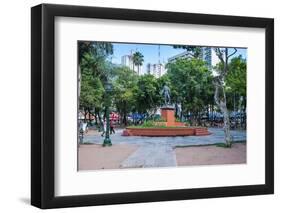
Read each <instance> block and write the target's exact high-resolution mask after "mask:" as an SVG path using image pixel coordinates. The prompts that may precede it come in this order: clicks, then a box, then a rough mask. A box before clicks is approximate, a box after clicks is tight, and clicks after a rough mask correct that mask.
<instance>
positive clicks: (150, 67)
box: [146, 63, 166, 78]
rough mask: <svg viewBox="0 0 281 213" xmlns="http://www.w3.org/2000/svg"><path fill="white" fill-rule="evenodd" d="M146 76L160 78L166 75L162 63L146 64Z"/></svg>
mask: <svg viewBox="0 0 281 213" xmlns="http://www.w3.org/2000/svg"><path fill="white" fill-rule="evenodd" d="M146 70H147V74H151V75H154V77H155V78H160V77H161V76H162V75H164V74H165V73H166V69H165V65H164V64H162V63H157V64H151V63H148V64H147V65H146Z"/></svg>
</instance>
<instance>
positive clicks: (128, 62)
mask: <svg viewBox="0 0 281 213" xmlns="http://www.w3.org/2000/svg"><path fill="white" fill-rule="evenodd" d="M121 64H122V65H123V66H126V67H128V68H130V69H131V70H134V71H135V72H136V73H138V72H139V73H138V74H139V75H142V74H143V73H142V66H139V67H138V66H136V65H134V62H133V56H132V55H123V56H122V57H121ZM138 69H139V70H138Z"/></svg>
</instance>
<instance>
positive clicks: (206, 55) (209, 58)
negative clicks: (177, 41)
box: [168, 47, 219, 69]
mask: <svg viewBox="0 0 281 213" xmlns="http://www.w3.org/2000/svg"><path fill="white" fill-rule="evenodd" d="M184 58H192V56H191V55H190V54H189V52H188V51H184V52H182V53H180V54H177V55H175V56H173V57H170V58H169V59H168V62H169V63H172V62H175V61H176V60H177V59H184ZM200 58H201V59H202V60H203V61H205V62H206V64H207V65H208V67H209V68H210V69H211V68H212V67H214V66H216V64H217V63H219V58H218V57H217V55H216V53H215V51H214V49H213V48H211V47H202V54H201V56H200Z"/></svg>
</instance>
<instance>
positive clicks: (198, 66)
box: [167, 58, 214, 113]
mask: <svg viewBox="0 0 281 213" xmlns="http://www.w3.org/2000/svg"><path fill="white" fill-rule="evenodd" d="M167 68H168V72H167V75H168V77H169V79H170V82H171V85H172V88H171V91H172V98H173V102H180V103H181V104H182V110H183V111H184V112H185V113H187V112H189V111H191V112H195V113H196V112H200V111H202V110H203V109H204V107H205V106H206V105H208V104H209V103H210V102H211V103H212V102H213V91H214V89H213V85H212V74H211V71H210V70H209V69H208V68H207V66H206V64H205V63H204V62H203V61H202V60H200V59H194V58H193V59H179V60H177V61H176V62H174V63H170V64H168V65H167Z"/></svg>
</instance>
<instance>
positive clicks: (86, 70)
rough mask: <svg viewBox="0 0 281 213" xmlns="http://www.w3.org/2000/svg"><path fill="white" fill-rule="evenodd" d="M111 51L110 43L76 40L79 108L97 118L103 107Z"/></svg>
mask: <svg viewBox="0 0 281 213" xmlns="http://www.w3.org/2000/svg"><path fill="white" fill-rule="evenodd" d="M112 53H113V46H112V44H111V43H107V42H88V41H80V42H78V62H79V63H78V75H79V81H78V84H79V86H78V96H79V108H80V110H82V109H83V110H84V112H85V114H86V113H89V114H94V116H95V117H96V118H97V117H98V118H99V120H101V117H100V110H101V109H102V107H103V97H104V86H103V85H104V82H105V81H106V80H107V78H108V76H109V74H110V71H111V69H110V68H111V65H110V64H109V62H108V61H107V57H108V56H109V55H110V54H112ZM93 110H94V112H92V111H93ZM96 121H97V119H96Z"/></svg>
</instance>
